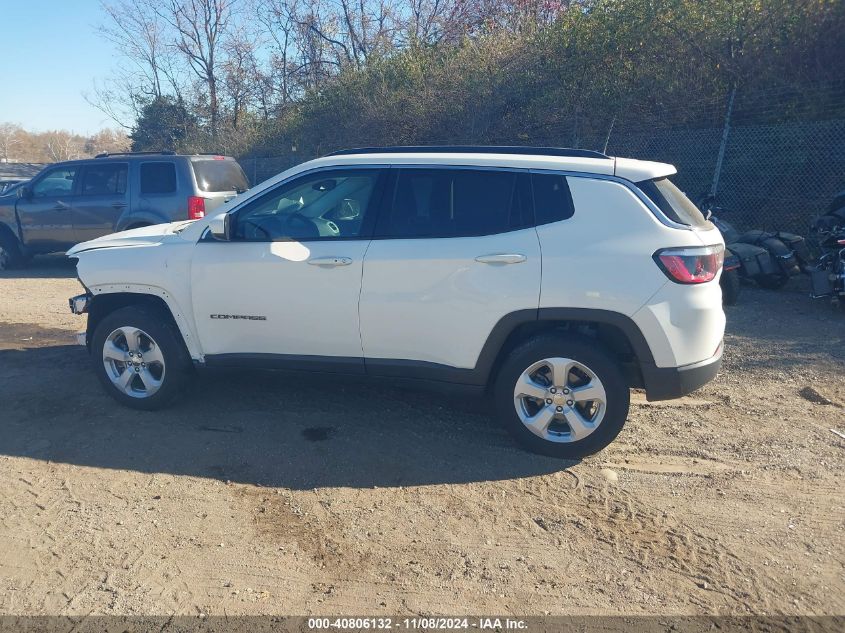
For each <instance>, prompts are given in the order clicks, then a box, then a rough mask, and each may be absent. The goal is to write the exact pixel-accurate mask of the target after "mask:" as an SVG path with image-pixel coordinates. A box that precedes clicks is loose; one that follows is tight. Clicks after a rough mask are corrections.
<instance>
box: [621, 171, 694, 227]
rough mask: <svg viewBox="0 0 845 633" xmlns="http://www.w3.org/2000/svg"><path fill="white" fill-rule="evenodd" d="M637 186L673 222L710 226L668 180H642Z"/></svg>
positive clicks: (681, 192) (682, 193)
mask: <svg viewBox="0 0 845 633" xmlns="http://www.w3.org/2000/svg"><path fill="white" fill-rule="evenodd" d="M637 186H638V187H639V188H640V190H641V191H642V192H643V193H644V194H645V195H647V196H648V197H649V198H650V199H651V201H652V202H653V203H654V204H655V205H657V208H659V209H660V210H661V211H662V212H663V214H664V215H665V216H666V217H667V218H669V219H670V220H672V221H673V222H677V223H678V224H685V225H687V226H700V227H705V226H710V222H708V221H707V219H706V218H705V217H704V215H703V214H702V213H701V211H699V210H698V207H696V206H695V205H694V204H693V203H692V202H691V201H690V199H689V198H687V196H686V194H685V193H684V192H683V191H681V190H680V189H678V188H677V187H676V186H675V185H674V184H673V183H672V181H671V180H669V179H668V178H656V179H654V180H644V181H642V182H638V183H637Z"/></svg>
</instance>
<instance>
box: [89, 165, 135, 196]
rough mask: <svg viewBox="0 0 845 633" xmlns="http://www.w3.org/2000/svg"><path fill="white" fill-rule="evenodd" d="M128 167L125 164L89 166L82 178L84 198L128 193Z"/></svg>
mask: <svg viewBox="0 0 845 633" xmlns="http://www.w3.org/2000/svg"><path fill="white" fill-rule="evenodd" d="M128 171H129V169H128V166H127V165H126V164H125V163H124V164H117V165H115V164H109V165H105V164H104V165H89V166H88V167H86V168H85V174H84V176H83V177H82V195H83V196H107V195H121V196H122V195H123V194H125V193H126V176H127V174H128Z"/></svg>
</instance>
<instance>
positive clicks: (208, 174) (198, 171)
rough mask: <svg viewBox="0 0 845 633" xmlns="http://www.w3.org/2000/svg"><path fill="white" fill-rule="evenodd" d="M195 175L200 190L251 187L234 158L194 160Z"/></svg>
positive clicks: (239, 190) (240, 190)
mask: <svg viewBox="0 0 845 633" xmlns="http://www.w3.org/2000/svg"><path fill="white" fill-rule="evenodd" d="M191 166H192V167H193V169H194V177H195V178H196V181H197V187H199V189H200V191H208V192H212V191H237V192H238V193H242V192H244V191H246V190H247V189H249V183H248V182H247V179H246V176H245V175H244V171H243V169H241V166H240V165H238V163H236V162H235V161H233V160H220V159H208V160H193V161H191Z"/></svg>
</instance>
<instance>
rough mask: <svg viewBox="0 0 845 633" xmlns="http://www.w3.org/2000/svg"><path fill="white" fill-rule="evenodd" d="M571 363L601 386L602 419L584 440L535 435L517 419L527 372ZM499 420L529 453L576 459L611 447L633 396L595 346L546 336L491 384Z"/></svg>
mask: <svg viewBox="0 0 845 633" xmlns="http://www.w3.org/2000/svg"><path fill="white" fill-rule="evenodd" d="M558 357H559V358H569V359H572V360H574V361H577V362H578V363H581V364H583V365H584V366H586V367H588V368H589V369H590V370H591V371H592V372H593V373H594V374H595V376H597V377H598V379H599V380H600V381H601V383H602V385H603V387H604V390H605V394H606V400H607V402H606V408H605V411H604V418H603V419H602V420H601V422H600V423H599V425H598V426H597V427H596V428H595V430H593V431H592V433H590V434H589V435H587V436H586V437H585V438H584V439H582V440H576V441H571V442H555V441H552V440H547V439H543V438H541V437H539V436H538V435H535V434H534V433H533V432H531V431H530V430H529V429H528V428H527V427H526V426H525V424H523V422H522V420H521V419H520V417H519V415H518V414H517V409H516V405H515V403H514V388H515V386H516V384H517V380H518V379H520V377H521V376H522V374H523V372H524V371H526V370H527V369H528V368H529V367H531V366H532V365H533V364H534V363H537V362H538V361H541V360H543V359H547V358H558ZM493 401H494V403H495V406H496V409H495V416H496V418H497V419H498V420H499V421H500V422H501V423H502V424H503V425H504V427H505V428H506V429H507V430H508V431H509V432H510V433H511V435H513V436H514V438H515V439H516V440H517V441H518V442H519V443H520V444H522V445H523V446H524V447H525V448H527V449H528V450H530V451H532V452H535V453H540V454H541V455H549V456H551V457H558V458H562V459H578V458H580V457H584V456H586V455H592V454H593V453H597V452H598V451H600V450H601V449H603V448H604V447H605V446H607V445H608V444H610V443H611V442H612V441H613V440H614V439H615V438H616V436H617V435H619V432H620V431H621V430H622V427H623V426H624V424H625V420H626V418H627V417H628V407H629V406H630V391H629V389H628V383H627V382H626V380H625V378H624V376H623V375H622V372H621V370H620V367H619V365H618V363H617V361H616V360H615V359H614V358H613V356H611V354H610V353H608V352H607V351H606V350H605V349H604V348H603V347H602V346H601V345H600V344H598V343H597V342H596V341H595V340H592V339H589V338H586V337H581V336H576V335H570V334H566V333H560V334H544V335H540V336H537V337H536V338H532V339H530V340H528V341H526V342H524V343H522V344H521V345H519V346H518V347H516V348H515V349H514V350H513V351H511V353H510V354H509V355H508V357H507V358H506V359H505V361H504V363H503V364H502V366H501V367H500V369H499V372H498V374H497V376H496V380H495V382H494V384H493Z"/></svg>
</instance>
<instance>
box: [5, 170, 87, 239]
mask: <svg viewBox="0 0 845 633" xmlns="http://www.w3.org/2000/svg"><path fill="white" fill-rule="evenodd" d="M78 171H79V168H78V166H76V165H66V166H59V167H54V168H52V169H48V170H47V171H45V172H43V173H42V174H40V175H39V176H38V177H37V179H36V180H35V182H33V183H32V184H31V185H30V186H29V187H28V190H29V195H28V196H27V197H22V198H18V200H17V207H16V208H17V212H18V217H19V218H20V223H21V232H22V233H23V241H24V244H26V245H27V246H30V247H33V248H35V249H37V250H41V251H50V250H54V251H59V250H65V249H66V248H69V247H70V246H72V245H73V244H75V243H76V240H75V239H74V233H73V205H74V203H75V201H76V195H75V194H76V187H75V185H76V179H77V174H78Z"/></svg>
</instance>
